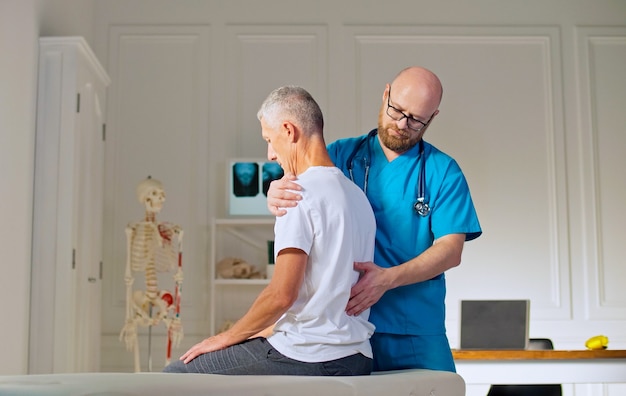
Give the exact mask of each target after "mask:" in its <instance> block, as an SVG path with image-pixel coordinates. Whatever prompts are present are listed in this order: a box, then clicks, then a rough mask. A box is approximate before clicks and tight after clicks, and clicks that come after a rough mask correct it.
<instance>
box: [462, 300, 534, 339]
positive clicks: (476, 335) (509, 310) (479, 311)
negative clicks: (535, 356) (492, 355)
mask: <svg viewBox="0 0 626 396" xmlns="http://www.w3.org/2000/svg"><path fill="white" fill-rule="evenodd" d="M529 314H530V300H462V301H461V332H460V334H461V345H460V349H526V348H527V347H528V322H529Z"/></svg>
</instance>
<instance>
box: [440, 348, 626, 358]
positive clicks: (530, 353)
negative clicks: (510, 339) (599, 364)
mask: <svg viewBox="0 0 626 396" xmlns="http://www.w3.org/2000/svg"><path fill="white" fill-rule="evenodd" d="M452 356H453V357H454V360H578V359H625V358H626V350H611V349H604V350H574V351H558V350H528V349H521V350H518V349H513V350H462V351H461V350H458V349H453V350H452Z"/></svg>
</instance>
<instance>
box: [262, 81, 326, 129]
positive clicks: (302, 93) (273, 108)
mask: <svg viewBox="0 0 626 396" xmlns="http://www.w3.org/2000/svg"><path fill="white" fill-rule="evenodd" d="M257 118H258V119H259V120H261V118H263V120H264V121H265V123H266V124H267V125H268V126H269V127H270V128H272V129H277V128H278V127H279V125H280V123H281V122H282V121H285V120H289V121H291V122H294V123H295V124H298V125H299V126H300V127H301V128H302V130H303V132H304V133H305V134H307V135H309V136H310V135H311V134H314V133H322V131H323V129H324V117H323V116H322V110H321V109H320V107H319V105H318V104H317V102H316V101H315V99H313V96H311V94H310V93H309V92H308V91H307V90H305V89H304V88H302V87H298V86H293V85H288V86H284V87H280V88H277V89H275V90H273V91H272V92H271V93H270V94H269V95H268V96H267V98H266V99H265V100H264V101H263V104H261V108H260V109H259V111H258V113H257Z"/></svg>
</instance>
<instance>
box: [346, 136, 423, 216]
mask: <svg viewBox="0 0 626 396" xmlns="http://www.w3.org/2000/svg"><path fill="white" fill-rule="evenodd" d="M377 132H378V130H377V129H372V130H371V131H370V132H369V133H368V134H367V136H366V137H365V138H364V139H362V140H361V141H360V142H359V143H358V144H357V145H356V147H355V148H354V150H353V151H352V153H351V154H350V155H349V156H348V159H347V161H346V169H348V173H349V175H350V180H352V181H353V182H354V174H353V172H352V168H353V161H354V157H355V156H356V154H357V152H358V151H359V149H360V148H361V146H363V145H364V144H365V145H366V146H367V154H368V155H367V156H366V157H363V163H364V172H365V175H364V181H363V192H365V193H366V194H367V182H368V176H369V170H370V162H371V158H372V149H371V147H370V145H369V139H370V138H372V137H374V136H376V133H377ZM419 154H420V157H421V166H420V169H419V174H418V179H417V200H416V201H415V203H414V204H413V209H415V212H416V213H417V214H419V215H420V216H422V217H426V216H428V215H429V214H430V206H429V205H428V203H427V202H426V157H425V156H424V141H423V140H420V142H419Z"/></svg>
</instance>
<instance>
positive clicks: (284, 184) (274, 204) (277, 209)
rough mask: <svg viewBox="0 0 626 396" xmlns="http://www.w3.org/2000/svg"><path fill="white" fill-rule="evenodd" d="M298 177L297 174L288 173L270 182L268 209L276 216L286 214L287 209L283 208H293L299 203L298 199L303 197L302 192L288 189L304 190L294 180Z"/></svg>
mask: <svg viewBox="0 0 626 396" xmlns="http://www.w3.org/2000/svg"><path fill="white" fill-rule="evenodd" d="M296 179H297V178H296V176H295V175H293V174H291V173H287V174H285V176H283V177H282V178H280V179H278V180H274V181H273V182H271V183H270V188H269V189H268V190H267V209H269V211H270V213H271V214H273V215H274V216H278V217H280V216H282V215H284V214H285V213H287V211H286V210H285V209H282V208H292V207H294V206H296V205H298V201H299V200H301V199H302V196H301V195H300V194H297V193H294V192H292V191H288V190H295V191H300V190H302V187H300V185H299V184H297V183H294V182H293V181H294V180H296Z"/></svg>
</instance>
